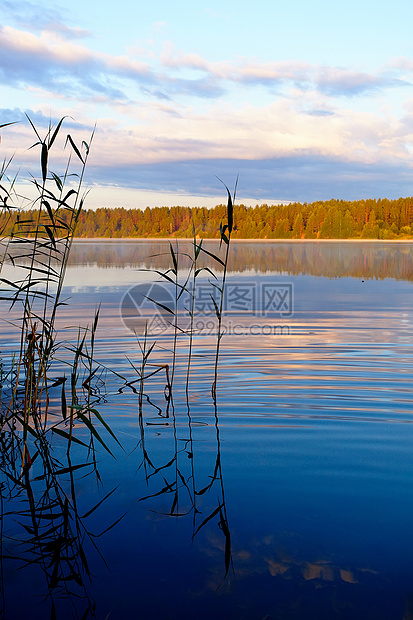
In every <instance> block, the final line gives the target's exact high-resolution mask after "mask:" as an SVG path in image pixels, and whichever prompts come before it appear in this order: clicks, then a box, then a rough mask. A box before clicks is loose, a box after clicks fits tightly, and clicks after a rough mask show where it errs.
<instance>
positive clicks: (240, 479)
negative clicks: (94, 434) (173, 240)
mask: <svg viewBox="0 0 413 620" xmlns="http://www.w3.org/2000/svg"><path fill="white" fill-rule="evenodd" d="M285 245H286V246H288V244H285ZM103 247H104V246H102V245H100V246H98V245H97V246H94V251H95V252H102V251H103V250H102V248H103ZM323 247H325V248H328V252H329V256H331V253H332V249H331V248H332V246H331V244H329V245H325V246H323V244H312V245H308V246H307V247H306V257H307V260H308V261H309V263H312V257H311V252H312V248H313V251H314V252H316V253H317V255H319V254H320V252H321V253H322V252H323ZM336 247H337V248H340V244H337V246H336ZM354 247H356V246H355V244H352V245H351V244H349V245H346V244H344V249H343V247H341V249H340V256H341V257H342V255H343V252H345V254H346V260H348V261H350V263H351V256H352V252H353V253H354V254H355V255H357V256H356V257H355V258H357V261H358V262H360V256H359V254H358V253H359V252H360V251H361V250H360V247H361V246H358V244H357V250H354V249H351V248H354ZM364 247H365V251H366V253H369V252H370V253H371V252H373V254H374V247H373V246H371V245H369V244H364ZM389 247H390V246H389ZM391 247H392V251H394V248H393V245H392V246H391ZM99 248H100V249H99ZM385 250H386V246H385V245H383V246H380V257H381V258H382V257H383V253H384V257H385ZM81 251H82V257H83V258H82V260H83V261H84V266H83V267H82V266H81V265H80V266H79V265H75V266H74V267H73V268H72V269H73V271H70V270H69V272H68V278H67V282H68V283H67V287H66V290H65V292H66V294H67V296H68V297H70V298H71V299H70V303H69V305H68V306H67V307H65V308H63V309H62V315H61V318H60V322H61V325H62V326H63V325H72V326H73V325H76V324H79V323H83V324H84V323H85V322H88V321H89V322H90V321H91V320H92V317H93V313H94V311H95V308H96V307H97V304H99V303H102V305H101V311H100V312H101V317H100V326H99V330H98V344H97V351H96V356H97V359H98V360H99V361H100V362H101V363H102V364H104V365H106V366H107V367H108V368H110V370H115V371H116V372H117V373H119V374H121V375H123V376H125V377H127V379H128V380H129V381H131V380H133V379H134V378H136V373H134V371H133V368H132V366H131V365H130V363H129V362H128V361H127V357H129V359H130V360H131V361H132V362H133V363H135V365H137V364H139V359H140V357H139V346H138V344H137V339H136V337H135V336H134V335H133V334H131V333H130V332H129V331H128V329H127V327H125V325H124V324H123V323H122V318H121V316H120V312H119V305H120V302H121V300H122V298H123V295H124V294H125V292H127V291H128V290H129V288H130V287H131V286H132V285H133V284H135V283H137V282H139V281H140V278H141V279H142V278H147V274H146V273H145V274H142V273H141V272H139V271H137V269H138V268H139V267H142V266H145V265H142V264H134V263H133V262H132V264H131V261H130V260H125V264H124V265H122V264H121V265H119V264H117V265H116V268H111V267H110V266H109V267H106V268H103V267H99V266H98V263H97V262H94V263H93V262H92V263H91V262H89V263H88V261H87V260H86V259H85V258H84V252H85V250H84V246H82V248H81ZM125 251H126V250H125ZM326 251H327V249H326ZM403 251H404V253H405V254H407V256H408V258H409V260H411V254H412V253H413V247H412V246H410V245H408V246H404V249H403ZM75 252H76V246H75ZM237 252H238V256H239V255H240V252H241V250H240V246H237ZM150 253H151V252H150V248H149V246H148V254H150ZM366 255H367V254H366ZM75 256H76V254H75ZM369 256H370V254H369ZM74 262H76V261H74ZM313 262H314V261H313ZM370 263H371V261H370ZM340 266H342V264H341V263H340ZM348 270H349V273H352V271H351V265H349V266H348ZM303 272H305V265H302V272H301V273H297V274H295V273H287V272H286V269H285V265H283V272H282V273H279V272H277V265H276V264H269V265H268V266H267V268H266V269H263V268H262V264H260V268H259V269H258V268H257V267H256V266H255V267H254V265H252V266H251V269H250V270H249V271H248V272H247V273H246V274H245V273H244V274H243V273H241V272H235V271H234V272H231V274H230V277H229V280H228V282H229V284H230V285H231V284H232V285H233V286H235V285H237V286H240V287H241V286H242V285H243V283H244V284H245V282H246V281H247V280H248V282H249V283H250V284H251V283H254V284H255V285H256V286H257V287H259V286H262V285H263V284H265V285H274V284H277V283H278V284H280V283H281V284H285V283H288V284H291V285H292V290H293V302H292V308H290V309H291V310H292V312H291V316H281V314H280V313H279V312H273V313H269V314H266V315H263V314H262V313H260V309H259V307H258V305H257V308H256V309H255V314H254V313H249V314H248V313H245V312H244V313H243V312H239V313H238V314H237V313H236V312H234V311H233V312H232V314H231V313H229V314H230V316H227V320H229V319H231V320H232V321H233V324H234V323H236V324H237V325H238V326H240V327H238V328H237V329H236V330H235V331H236V333H231V330H230V329H229V327H228V325H229V323H227V327H228V332H229V333H227V334H226V335H225V336H224V338H223V340H222V350H221V356H220V364H219V374H218V389H217V402H216V407H215V406H214V402H213V400H212V398H211V384H212V380H213V366H214V348H215V337H214V334H213V333H210V332H209V331H208V330H207V329H206V328H205V330H204V331H203V332H201V333H199V334H198V335H197V337H196V338H195V341H194V357H193V363H192V368H191V375H190V390H189V400H188V402H187V400H186V397H185V382H186V368H187V367H186V360H187V352H188V339H187V337H185V336H182V337H180V338H179V339H178V356H177V370H176V375H175V379H174V381H175V387H174V403H173V405H174V406H173V407H172V406H170V408H169V415H168V410H167V402H166V400H165V396H164V387H165V383H166V380H165V373H164V371H163V370H161V371H160V372H159V373H158V374H157V375H155V376H154V377H152V378H151V379H148V380H147V382H146V385H145V394H146V395H147V396H148V398H149V401H148V400H145V402H144V406H143V415H142V417H141V420H140V418H139V408H138V396H137V395H136V394H134V393H133V392H132V391H131V390H130V389H123V388H122V386H123V385H124V382H123V381H122V379H121V378H120V377H119V376H116V375H113V374H111V373H110V372H109V373H108V374H107V375H106V386H105V389H104V390H103V389H102V393H103V392H105V398H104V399H102V401H101V402H100V403H99V405H98V406H97V407H98V409H99V411H100V413H101V414H102V415H103V417H104V419H105V420H106V421H107V422H108V423H109V424H110V426H111V428H112V429H113V431H114V432H115V434H116V436H117V437H118V439H119V441H120V442H121V444H122V449H121V448H120V447H119V446H118V445H117V444H116V443H115V441H114V440H113V439H112V438H111V437H110V436H109V435H108V434H105V435H104V437H105V440H106V441H107V444H108V446H109V447H110V449H111V450H112V452H113V454H114V455H115V457H116V458H112V457H111V456H110V455H108V454H107V453H106V452H105V451H104V450H103V449H102V448H100V449H99V453H98V463H97V469H98V472H99V476H100V479H101V481H102V483H99V482H97V481H96V477H95V476H93V475H90V476H84V471H85V470H79V473H78V474H77V475H76V497H77V509H78V513H79V514H80V515H81V516H82V515H83V516H84V515H85V514H87V512H88V511H89V510H90V509H91V508H92V507H93V506H95V505H96V504H97V503H98V502H99V501H100V500H101V499H103V498H104V497H105V495H107V494H108V493H109V492H111V491H112V490H114V492H113V493H112V494H111V495H110V496H109V497H108V498H107V500H106V501H105V502H103V503H102V504H101V505H100V506H99V508H97V509H96V510H95V511H94V512H93V514H91V515H90V516H89V517H86V518H85V519H84V521H86V522H87V523H88V524H89V525H90V528H91V530H93V532H94V533H95V534H99V533H100V532H103V531H104V530H105V529H106V528H107V527H109V526H110V525H111V524H112V523H114V522H115V521H117V519H120V518H121V517H122V518H121V520H120V521H119V523H117V524H116V525H115V526H114V527H113V528H112V529H110V530H109V531H108V532H107V533H105V534H103V535H102V536H100V537H98V538H94V539H93V542H94V543H95V544H96V546H97V547H98V549H99V552H100V553H101V554H102V556H103V558H104V561H103V559H102V558H101V557H100V556H99V553H98V552H97V550H96V549H95V548H94V546H93V544H92V543H91V541H90V539H88V538H87V537H86V538H85V539H84V547H85V553H86V555H87V558H88V562H89V563H90V567H91V573H92V574H93V576H92V577H91V579H90V580H86V581H87V584H86V586H85V587H86V589H87V593H88V596H89V598H90V600H93V601H94V602H95V604H96V617H97V618H107V617H108V618H110V619H123V618H159V619H162V620H168V619H171V620H175V619H178V618H180V619H188V620H189V619H192V618H200V619H204V618H205V619H206V618H210V617H215V618H223V619H234V620H235V619H237V620H238V619H246V620H249V619H257V620H263V619H264V618H266V619H271V620H279V619H284V618H285V619H294V620H295V619H301V618H305V619H308V618H310V619H312V618H314V619H330V618H337V619H341V618H342V619H347V618H354V619H358V618H360V619H367V618H371V619H376V618H377V619H386V620H387V619H388V620H391V619H396V618H400V620H402V619H405V618H412V617H413V562H412V558H413V535H412V527H411V523H412V519H413V425H412V422H413V409H412V395H413V382H412V379H413V376H412V375H413V321H412V318H413V316H412V311H411V306H412V283H411V282H410V281H409V280H408V279H407V278H406V279H403V278H401V277H397V278H396V277H388V278H386V277H383V272H382V267H381V271H380V274H379V276H378V279H374V278H371V277H370V278H368V279H367V278H366V279H365V278H363V277H362V276H360V277H359V278H357V277H354V275H352V276H350V275H349V276H347V277H346V276H343V277H340V278H336V279H332V278H331V277H323V276H322V275H314V274H312V275H311V274H307V275H305V274H304V273H303ZM390 275H395V274H390ZM363 280H364V281H363ZM206 281H207V279H205V282H206ZM256 290H257V291H258V290H261V289H259V288H257V289H256ZM206 320H207V319H206V318H205V322H206ZM208 320H210V317H209V318H208ZM205 324H206V323H205ZM275 325H276V326H278V327H279V329H276V330H271V329H270V328H269V327H268V326H270V327H271V326H275ZM251 326H255V327H254V329H253V330H252V332H253V333H251ZM64 333H65V337H67V339H68V340H69V339H70V337H72V336H73V334H74V333H75V330H74V329H69V330H67V331H66V332H64ZM11 338H12V336H11V335H10V330H9V331H8V330H7V329H6V328H3V330H2V342H3V343H7V342H10V340H11ZM153 339H156V341H157V346H156V349H155V350H154V352H153V354H152V356H151V361H152V362H153V363H155V364H156V363H158V364H161V363H165V362H166V361H168V362H169V363H171V353H170V349H171V346H172V341H173V339H172V336H171V333H168V332H167V333H163V332H162V333H159V334H157V336H156V337H155V336H154V337H153V338H152V340H151V342H152V341H153ZM4 347H5V344H3V350H4ZM63 357H64V356H63ZM120 388H122V391H121V393H120V392H119V389H120ZM58 396H59V392H57V394H56V398H57V399H58ZM102 432H104V431H102ZM82 433H84V431H82V429H81V428H79V430H78V435H77V436H78V437H79V438H82V437H83V435H82ZM63 446H64V442H63V441H62V442H61V443H59V439H58V438H57V439H55V440H54V450H55V452H56V454H57V455H59V457H61V458H62V459H63V458H64V457H63V453H61V450H62V449H63ZM75 454H76V450H75V452H74V455H75ZM78 454H79V458H80V457H81V455H82V451H81V449H79V453H78ZM72 460H74V456H73V459H72ZM33 477H34V476H33ZM62 480H63V482H62V484H63V486H65V485H66V486H65V488H66V490H67V492H69V491H70V484H69V480H68V479H67V478H65V477H64V476H62ZM33 485H34V487H35V486H36V481H35V480H34V481H33ZM21 501H23V500H21ZM10 505H11V506H13V507H16V505H18V498H15V499H14V500H13V501H10ZM211 515H212V516H211ZM210 516H211V518H210V519H209V520H208V517H210ZM7 527H8V528H10V531H12V530H13V528H15V530H16V532H17V533H16V532H15V535H16V537H18V536H20V538H22V537H23V533H22V531H19V528H18V527H17V525H16V523H14V525H12V524H11V522H10V521H7ZM13 531H14V530H13ZM6 564H7V566H6V570H5V577H4V591H5V593H6V599H5V600H6V603H7V604H6V615H5V618H20V617H24V616H25V615H27V613H30V616H31V617H32V618H33V617H34V618H46V617H49V615H50V598H49V599H47V598H46V600H45V601H43V599H42V597H41V596H40V595H41V594H45V593H47V587H46V586H45V583H46V580H45V576H44V574H43V573H42V571H41V570H39V569H38V567H26V568H24V569H21V570H16V568H17V563H16V562H15V563H13V561H12V560H8V561H7V562H6ZM28 584H32V585H28ZM23 589H25V591H26V596H25V597H24V598H22V597H21V596H19V595H18V594H19V592H21V591H22V590H23ZM56 600H57V603H56V604H57V608H58V616H57V617H59V618H71V617H76V614H77V615H78V617H82V613H83V612H84V609H85V602H84V600H83V599H82V600H81V601H80V600H79V601H76V600H75V601H74V602H73V601H71V602H70V604H69V603H68V602H67V601H66V602H63V603H62V600H61V599H59V597H57V598H56ZM88 617H89V616H88Z"/></svg>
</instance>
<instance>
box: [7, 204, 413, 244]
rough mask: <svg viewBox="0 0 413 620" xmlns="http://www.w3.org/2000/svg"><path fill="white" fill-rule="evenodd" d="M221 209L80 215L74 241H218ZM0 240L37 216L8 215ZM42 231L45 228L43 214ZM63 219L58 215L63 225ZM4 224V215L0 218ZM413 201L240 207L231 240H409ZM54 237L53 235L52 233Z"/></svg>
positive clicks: (412, 234)
mask: <svg viewBox="0 0 413 620" xmlns="http://www.w3.org/2000/svg"><path fill="white" fill-rule="evenodd" d="M225 212H226V206H225V205H222V204H221V205H217V206H216V207H214V208H212V209H207V208H206V207H180V206H176V207H154V208H149V207H147V208H146V209H145V210H141V209H125V208H122V207H117V208H98V209H96V210H83V211H82V212H81V213H80V216H79V221H78V224H77V229H76V237H81V238H82V237H83V238H99V237H103V238H125V237H147V238H153V237H159V238H161V237H166V238H168V237H183V238H192V237H193V234H194V232H195V235H196V236H197V237H201V238H205V239H214V238H219V235H220V232H219V226H220V222H222V221H224V220H225ZM7 217H8V220H9V221H8V222H6V221H4V222H0V224H3V225H5V234H6V235H10V234H11V232H12V230H13V227H14V226H15V224H16V219H18V218H19V223H18V224H17V228H16V227H14V233H13V234H23V235H24V234H25V227H26V226H27V222H29V221H30V220H31V221H33V219H36V220H37V217H38V212H36V211H23V212H20V214H17V212H15V213H14V212H12V213H11V214H10V213H9V214H8V215H7ZM43 217H44V225H45V227H49V228H50V219H49V216H48V214H47V212H45V215H44V216H43ZM65 217H66V214H65V213H64V212H62V213H61V214H60V213H59V214H58V218H57V220H54V222H53V225H54V226H56V222H58V220H59V218H60V221H61V224H62V225H64V223H65V220H64V218H65ZM3 218H6V214H3ZM412 225H413V198H399V199H397V200H389V199H385V198H384V199H381V198H379V199H367V200H356V201H345V200H335V199H332V200H328V201H317V202H312V203H306V202H304V203H299V202H294V203H289V204H281V205H266V204H264V205H261V206H259V205H257V206H255V207H246V206H245V205H243V204H239V205H236V206H235V208H234V230H233V234H232V237H233V238H234V239H353V238H354V239H357V238H360V239H410V238H413V228H412ZM55 232H56V233H58V230H57V231H55Z"/></svg>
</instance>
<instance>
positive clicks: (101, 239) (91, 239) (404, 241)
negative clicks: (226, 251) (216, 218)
mask: <svg viewBox="0 0 413 620" xmlns="http://www.w3.org/2000/svg"><path fill="white" fill-rule="evenodd" d="M73 241H74V242H79V243H119V242H122V243H123V242H126V243H133V242H137V241H138V242H142V241H143V242H148V243H154V242H157V241H159V242H164V241H188V242H192V239H191V238H190V237H74V238H73ZM197 241H201V239H197ZM203 242H204V243H210V242H215V243H220V240H219V239H203ZM231 243H304V244H308V243H402V244H409V243H412V244H413V239H231Z"/></svg>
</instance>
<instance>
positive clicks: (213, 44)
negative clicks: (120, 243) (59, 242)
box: [0, 0, 413, 207]
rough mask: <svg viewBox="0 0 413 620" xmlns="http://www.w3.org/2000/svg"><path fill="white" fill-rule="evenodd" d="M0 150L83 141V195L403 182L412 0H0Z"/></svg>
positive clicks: (203, 194) (314, 193)
mask: <svg viewBox="0 0 413 620" xmlns="http://www.w3.org/2000/svg"><path fill="white" fill-rule="evenodd" d="M0 15H1V20H0V24H1V25H0V95H1V97H0V124H1V123H4V122H10V121H16V120H17V121H21V123H19V124H17V125H14V126H12V127H10V128H7V129H3V130H2V142H1V149H2V157H4V156H8V155H11V154H12V153H14V152H15V151H16V149H17V152H16V162H17V161H19V163H21V164H22V174H23V175H24V173H25V171H26V170H28V169H33V165H34V164H35V162H34V160H33V157H34V156H35V155H34V152H33V151H27V150H26V148H25V147H27V146H28V145H30V143H31V141H32V135H31V133H30V127H29V126H28V123H27V122H25V116H24V113H25V112H27V113H28V114H29V116H30V117H31V118H33V120H34V121H35V123H36V125H37V126H38V127H43V128H44V130H45V128H46V127H47V126H48V123H49V120H50V119H52V120H58V119H60V118H61V117H62V116H63V115H69V116H71V117H72V118H73V119H75V122H74V121H70V122H68V130H69V131H70V133H71V134H72V135H73V137H74V138H75V139H78V140H80V141H81V140H82V139H85V140H88V137H89V135H90V132H91V130H92V128H93V126H94V124H95V122H96V123H97V131H96V135H95V138H94V142H93V145H92V150H91V156H90V159H89V165H88V169H87V173H86V184H87V186H88V187H90V188H91V190H92V191H91V192H90V193H89V196H88V200H87V205H88V206H89V207H96V206H127V207H131V206H138V207H144V206H146V205H148V206H155V205H162V204H165V205H168V204H169V205H174V204H188V205H195V204H199V205H207V206H209V205H212V204H216V203H217V202H220V201H222V200H224V199H225V195H224V193H223V192H222V186H220V183H219V181H218V180H217V178H216V176H219V177H220V178H222V179H223V180H224V181H225V182H226V183H227V184H228V185H229V186H232V185H233V183H234V181H235V178H236V176H237V174H239V198H240V199H241V200H242V201H244V202H246V203H250V204H255V203H256V202H259V201H261V202H262V201H269V202H275V201H277V200H284V201H286V200H289V201H295V200H300V201H313V200H328V199H330V198H333V197H334V198H343V199H357V198H367V197H374V198H377V197H380V196H381V197H388V198H393V197H399V196H410V195H412V194H413V174H412V173H413V170H412V163H413V159H412V149H413V37H412V36H411V24H412V23H413V3H412V2H411V0H409V1H407V0H394V1H393V2H392V3H391V4H390V3H389V2H387V1H386V2H384V1H382V0H380V1H377V0H376V1H375V2H372V1H370V0H358V1H357V2H356V1H354V0H346V2H336V3H332V2H331V1H327V0H314V1H313V2H311V3H310V2H308V0H290V1H289V2H288V3H286V2H277V1H274V2H271V3H270V2H268V1H262V0H256V1H255V2H251V3H239V2H234V1H233V0H220V1H219V2H218V1H216V0H212V1H208V0H207V2H206V3H205V4H204V3H202V5H201V3H196V2H193V1H192V2H188V1H184V0H176V1H175V2H170V1H169V2H165V1H164V0H156V1H155V2H136V1H135V2H132V1H130V2H129V1H128V0H127V1H125V0H120V1H119V2H118V3H116V5H115V4H114V3H102V4H101V3H99V4H98V3H92V2H88V3H87V2H84V1H83V2H80V1H78V0H71V1H70V2H68V1H66V0H63V1H60V2H58V3H55V2H53V3H52V2H48V1H44V2H38V3H34V2H30V1H22V2H20V1H19V0H0Z"/></svg>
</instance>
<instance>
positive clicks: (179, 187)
mask: <svg viewBox="0 0 413 620" xmlns="http://www.w3.org/2000/svg"><path fill="white" fill-rule="evenodd" d="M88 175H89V178H90V175H91V176H92V177H93V178H94V180H95V182H96V183H98V184H103V185H105V184H107V182H108V177H107V174H105V171H104V170H103V169H89V171H88ZM111 175H112V176H111V179H112V180H113V183H114V184H118V185H120V186H125V187H131V188H135V189H151V190H152V191H159V192H165V191H169V192H177V193H179V192H185V193H187V194H193V195H217V194H219V192H220V191H221V187H220V184H219V181H217V179H216V176H219V177H220V178H222V179H223V180H224V182H225V183H226V184H227V185H228V186H229V187H232V186H233V184H234V182H235V179H236V177H237V175H239V194H242V195H246V196H251V197H254V198H256V199H257V200H259V199H261V198H266V199H271V198H272V199H273V200H277V199H282V200H286V201H288V200H289V201H301V202H304V201H314V200H329V199H330V198H338V197H339V198H342V199H344V200H356V199H359V198H379V197H388V198H398V197H400V196H402V195H405V196H406V195H411V170H410V168H409V166H408V165H407V164H405V163H398V164H396V163H389V162H387V163H386V162H381V163H377V164H360V163H355V162H347V161H344V160H342V159H340V158H338V157H337V158H330V157H321V156H317V155H315V154H311V153H301V154H297V155H295V156H290V157H279V158H268V159H260V160H250V159H243V160H240V159H204V160H190V161H189V160H186V161H180V162H179V161H176V162H164V163H157V164H142V165H140V166H126V167H125V166H124V165H122V166H121V167H115V168H113V167H112V168H111ZM224 199H225V197H223V201H224Z"/></svg>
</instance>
